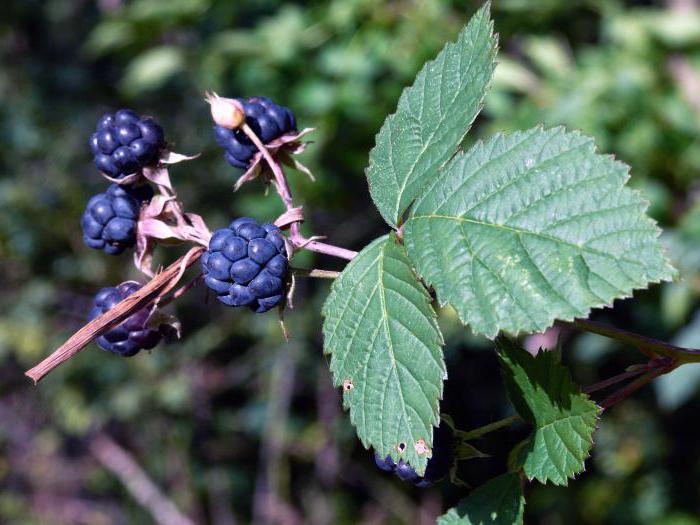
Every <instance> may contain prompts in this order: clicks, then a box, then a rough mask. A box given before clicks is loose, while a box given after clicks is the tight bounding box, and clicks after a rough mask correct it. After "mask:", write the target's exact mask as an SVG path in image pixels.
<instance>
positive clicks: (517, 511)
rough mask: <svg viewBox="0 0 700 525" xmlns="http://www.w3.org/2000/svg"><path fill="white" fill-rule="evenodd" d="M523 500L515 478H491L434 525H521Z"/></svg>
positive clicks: (513, 475)
mask: <svg viewBox="0 0 700 525" xmlns="http://www.w3.org/2000/svg"><path fill="white" fill-rule="evenodd" d="M524 512H525V498H524V496H523V491H522V488H521V486H520V479H519V478H518V475H517V474H504V475H502V476H498V477H497V478H493V479H492V480H490V481H488V482H486V483H485V484H484V485H482V486H480V487H479V488H477V489H476V490H474V492H472V493H471V494H470V495H469V496H468V497H467V498H465V499H463V500H462V501H460V503H459V505H458V506H457V507H455V508H453V509H450V510H449V511H448V512H447V514H444V515H442V516H440V517H439V518H438V520H437V525H521V524H522V523H523V515H524Z"/></svg>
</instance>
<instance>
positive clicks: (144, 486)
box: [90, 434, 194, 525]
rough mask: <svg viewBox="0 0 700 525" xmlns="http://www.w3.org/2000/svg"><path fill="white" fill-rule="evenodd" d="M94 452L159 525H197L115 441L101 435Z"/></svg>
mask: <svg viewBox="0 0 700 525" xmlns="http://www.w3.org/2000/svg"><path fill="white" fill-rule="evenodd" d="M90 452H91V453H92V455H93V456H94V457H95V458H96V459H97V461H99V462H100V463H101V464H102V466H103V467H105V468H106V469H107V470H109V471H110V472H112V473H113V474H114V475H115V476H117V478H119V481H121V482H122V484H123V485H124V487H125V488H126V490H127V491H128V492H129V494H131V496H132V497H133V498H134V499H135V500H136V501H138V502H139V504H140V505H141V506H142V507H143V508H144V509H146V510H147V511H148V512H149V513H150V514H151V516H152V517H153V520H154V521H155V522H156V523H158V524H159V525H194V521H192V520H191V519H190V518H188V517H187V516H185V515H184V514H182V513H181V512H180V511H179V510H178V508H177V507H176V506H175V504H174V503H173V502H172V501H170V500H169V499H168V498H167V497H166V496H165V495H164V494H163V492H162V491H161V490H160V489H159V488H158V487H157V486H156V484H155V483H154V482H153V481H152V480H151V479H150V478H149V477H148V475H147V474H146V473H145V472H144V470H143V469H142V468H141V467H140V466H139V464H138V463H137V462H136V460H135V459H134V458H133V457H132V456H131V455H130V454H129V453H128V452H127V451H126V450H124V449H123V448H122V447H120V446H119V445H118V444H117V443H116V442H114V440H112V438H110V437H109V436H107V435H105V434H100V435H98V436H97V437H96V438H94V439H93V441H92V442H91V443H90Z"/></svg>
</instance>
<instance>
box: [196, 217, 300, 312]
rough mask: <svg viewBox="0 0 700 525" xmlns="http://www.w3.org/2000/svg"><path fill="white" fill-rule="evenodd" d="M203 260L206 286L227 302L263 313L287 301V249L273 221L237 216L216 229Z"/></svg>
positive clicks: (219, 298) (226, 303) (220, 299)
mask: <svg viewBox="0 0 700 525" xmlns="http://www.w3.org/2000/svg"><path fill="white" fill-rule="evenodd" d="M201 263H202V270H203V273H204V282H205V283H206V285H207V287H209V289H211V290H212V291H214V292H215V293H216V296H217V299H218V300H219V301H221V302H222V303H223V304H225V305H227V306H248V307H249V308H250V309H251V310H253V311H254V312H257V313H262V312H266V311H268V310H270V309H271V308H274V307H275V306H277V305H278V304H280V303H282V302H283V301H284V296H285V293H284V292H285V284H284V278H285V276H286V275H287V252H286V248H285V245H284V240H283V236H282V232H281V231H280V229H279V228H277V227H276V226H274V225H272V224H264V225H262V226H261V225H259V224H258V223H257V222H256V221H255V220H254V219H250V218H247V217H243V218H240V219H236V220H235V221H233V222H231V224H230V225H229V227H228V228H222V229H220V230H217V231H216V232H214V235H212V237H211V240H210V241H209V249H208V250H207V251H206V252H205V253H204V255H203V256H202V259H201Z"/></svg>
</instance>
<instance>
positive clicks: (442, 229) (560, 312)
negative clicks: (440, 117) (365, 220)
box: [405, 127, 674, 337]
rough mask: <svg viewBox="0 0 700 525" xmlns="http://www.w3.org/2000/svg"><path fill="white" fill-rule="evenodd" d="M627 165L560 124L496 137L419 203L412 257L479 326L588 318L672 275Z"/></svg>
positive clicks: (531, 325)
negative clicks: (629, 185) (630, 184)
mask: <svg viewBox="0 0 700 525" xmlns="http://www.w3.org/2000/svg"><path fill="white" fill-rule="evenodd" d="M628 171H629V170H628V167H627V166H626V165H625V164H622V163H621V162H617V161H615V160H614V159H613V158H612V157H610V156H604V155H599V154H597V153H596V152H595V146H594V144H593V141H592V140H591V139H590V138H588V137H586V136H584V135H581V134H580V133H576V132H567V131H565V130H564V129H563V128H560V127H559V128H554V129H549V130H545V129H542V128H535V129H531V130H529V131H523V132H518V133H513V134H510V135H497V136H496V137H494V138H492V139H491V140H489V141H488V142H485V143H483V142H480V143H478V144H476V145H475V146H474V147H473V148H472V149H471V150H469V151H468V152H465V153H459V154H458V155H456V156H455V158H454V159H452V160H451V161H450V163H449V165H448V166H446V167H445V168H444V169H443V170H442V171H441V172H440V176H439V178H437V179H436V180H435V181H434V182H433V183H432V184H431V186H430V187H429V188H428V189H426V191H425V193H424V194H423V195H422V196H421V197H420V198H419V199H418V200H417V201H416V203H415V205H414V207H413V210H412V213H411V216H410V218H409V219H408V220H407V222H406V225H405V243H406V247H407V249H408V254H409V257H410V258H411V260H412V261H413V262H414V263H415V266H416V269H417V271H418V274H419V275H420V276H421V277H423V279H424V280H425V281H426V282H427V283H428V284H430V285H432V286H433V287H434V288H435V291H436V292H437V297H438V300H439V301H440V303H441V304H445V303H449V304H451V305H452V306H453V307H454V308H455V309H456V310H457V313H458V314H459V317H460V318H461V319H462V321H463V322H464V323H466V324H469V325H470V326H471V328H472V330H473V331H474V332H477V333H482V334H485V335H487V336H489V337H494V336H495V335H496V334H497V333H498V332H499V331H500V330H503V331H506V332H510V333H517V332H521V331H522V332H535V331H542V330H544V329H545V328H547V327H548V326H550V325H551V324H552V322H553V321H554V320H555V319H572V318H574V317H586V316H587V315H588V313H589V311H590V309H591V308H593V307H601V306H605V305H610V304H611V303H612V301H613V300H614V299H616V298H622V297H627V296H629V295H631V293H632V291H633V290H635V289H637V288H643V287H645V286H647V285H648V284H649V283H651V282H658V281H661V280H667V279H669V278H671V277H672V276H673V273H674V271H673V268H672V267H671V266H670V264H669V263H668V262H667V260H666V259H665V257H664V255H663V253H662V250H661V246H660V243H659V240H658V235H659V230H658V228H657V227H656V225H655V223H654V222H653V221H652V220H651V219H649V218H648V217H647V216H646V215H645V211H646V207H647V203H646V202H645V201H644V200H643V199H642V198H641V197H640V195H639V194H638V193H637V192H636V191H633V190H631V189H629V188H627V187H625V186H624V184H625V182H626V181H627V179H628V176H629V174H628Z"/></svg>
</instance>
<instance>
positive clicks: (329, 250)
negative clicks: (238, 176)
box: [241, 123, 357, 261]
mask: <svg viewBox="0 0 700 525" xmlns="http://www.w3.org/2000/svg"><path fill="white" fill-rule="evenodd" d="M241 129H242V130H243V132H244V133H245V134H246V136H247V137H248V138H249V139H250V140H251V141H252V142H253V144H255V147H257V148H258V151H260V153H261V154H262V156H263V158H264V159H265V161H267V163H268V164H269V166H270V169H271V170H272V173H273V174H274V176H275V184H274V186H275V189H276V190H277V193H278V194H279V196H280V198H281V199H282V202H283V203H284V206H285V208H286V209H287V212H292V211H296V213H297V220H294V221H292V222H290V223H289V240H290V241H292V244H293V245H294V247H295V248H297V249H305V250H309V251H312V252H318V253H323V254H326V255H332V256H334V257H338V258H341V259H346V260H348V261H351V260H352V259H353V258H354V257H355V256H356V255H357V252H355V251H353V250H348V249H346V248H340V247H338V246H333V245H332V244H327V243H323V242H319V241H317V240H314V239H307V238H305V237H304V236H303V235H302V234H301V230H300V228H299V223H300V222H301V221H302V220H303V215H302V214H301V213H300V209H297V208H295V206H294V199H293V198H292V191H291V189H290V188H289V182H288V181H287V176H286V174H285V173H284V170H283V169H282V167H281V166H280V165H279V163H278V162H277V161H275V159H274V158H273V157H272V155H271V154H270V152H269V151H268V150H267V148H266V147H265V144H263V142H262V141H261V140H260V138H258V136H257V135H256V134H255V132H254V131H253V130H252V129H251V128H250V126H248V124H245V123H244V124H243V125H242V126H241Z"/></svg>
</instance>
